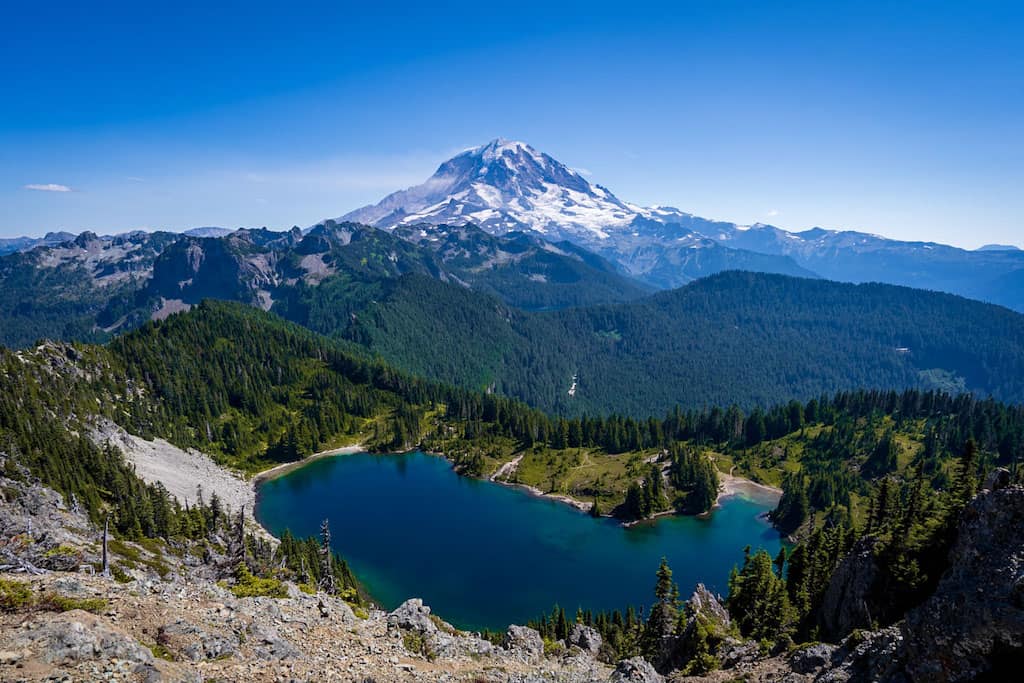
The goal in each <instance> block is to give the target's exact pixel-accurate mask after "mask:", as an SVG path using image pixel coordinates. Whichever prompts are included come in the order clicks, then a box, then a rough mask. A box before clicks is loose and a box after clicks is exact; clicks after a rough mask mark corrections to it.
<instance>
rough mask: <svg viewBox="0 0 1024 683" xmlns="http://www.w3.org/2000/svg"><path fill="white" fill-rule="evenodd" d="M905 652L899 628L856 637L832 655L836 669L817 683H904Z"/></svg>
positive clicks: (848, 640) (823, 674)
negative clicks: (903, 659)
mask: <svg viewBox="0 0 1024 683" xmlns="http://www.w3.org/2000/svg"><path fill="white" fill-rule="evenodd" d="M902 652H903V633H902V632H901V630H900V627H899V626H890V627H888V628H884V629H882V630H880V631H869V632H857V633H854V634H853V635H851V636H849V637H848V638H846V639H845V640H844V641H843V642H842V644H841V646H840V648H839V650H837V651H836V652H834V653H833V655H832V660H833V663H834V665H833V666H834V668H831V669H826V670H825V671H824V672H823V673H822V674H821V675H819V676H818V677H817V678H816V679H815V682H816V683H861V682H863V683H869V682H870V683H878V682H882V681H884V682H885V683H905V682H906V680H907V678H906V677H905V676H904V674H903V670H902V660H901V653H902Z"/></svg>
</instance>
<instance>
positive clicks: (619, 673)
mask: <svg viewBox="0 0 1024 683" xmlns="http://www.w3.org/2000/svg"><path fill="white" fill-rule="evenodd" d="M608 680H609V681H611V683H663V681H664V680H665V679H664V678H663V677H662V676H661V674H659V673H658V672H657V671H655V670H654V667H653V666H651V664H650V662H648V661H647V660H646V659H644V658H643V657H633V658H632V659H623V660H622V661H621V662H619V663H618V664H617V665H616V666H615V671H613V672H612V675H611V678H609V679H608Z"/></svg>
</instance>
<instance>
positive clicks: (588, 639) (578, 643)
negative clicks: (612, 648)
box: [566, 624, 603, 655]
mask: <svg viewBox="0 0 1024 683" xmlns="http://www.w3.org/2000/svg"><path fill="white" fill-rule="evenodd" d="M566 644H567V645H570V646H575V647H578V648H579V649H581V650H583V651H584V652H589V653H590V654H592V655H596V654H597V653H598V652H600V651H601V645H602V644H603V639H602V638H601V634H600V633H598V632H597V629H595V628H593V627H591V626H586V625H585V624H573V625H572V628H571V629H569V638H568V639H567V640H566Z"/></svg>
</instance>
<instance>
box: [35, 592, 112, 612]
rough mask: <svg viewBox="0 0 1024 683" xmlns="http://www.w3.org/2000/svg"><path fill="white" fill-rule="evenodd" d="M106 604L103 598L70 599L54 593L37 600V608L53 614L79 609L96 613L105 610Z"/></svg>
mask: <svg viewBox="0 0 1024 683" xmlns="http://www.w3.org/2000/svg"><path fill="white" fill-rule="evenodd" d="M107 604H108V603H107V601H106V600H104V599H103V598H70V597H68V596H66V595H58V594H56V593H47V594H46V595H44V596H43V597H42V598H41V599H40V600H39V607H40V608H41V609H48V610H52V611H54V612H70V611H71V610H73V609H80V610H85V611H86V612H93V613H98V612H102V611H103V610H105V609H106V608H107Z"/></svg>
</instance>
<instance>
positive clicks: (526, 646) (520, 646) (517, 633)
mask: <svg viewBox="0 0 1024 683" xmlns="http://www.w3.org/2000/svg"><path fill="white" fill-rule="evenodd" d="M502 646H503V647H504V648H505V649H506V650H508V651H509V652H510V653H512V655H513V656H515V657H517V658H519V659H521V660H522V661H526V662H535V661H538V660H539V659H541V658H542V657H543V656H544V639H543V638H541V637H540V633H538V632H537V631H535V630H534V629H532V628H527V627H526V626H516V625H515V624H513V625H512V626H509V627H508V631H506V632H505V640H504V642H503V643H502Z"/></svg>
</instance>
